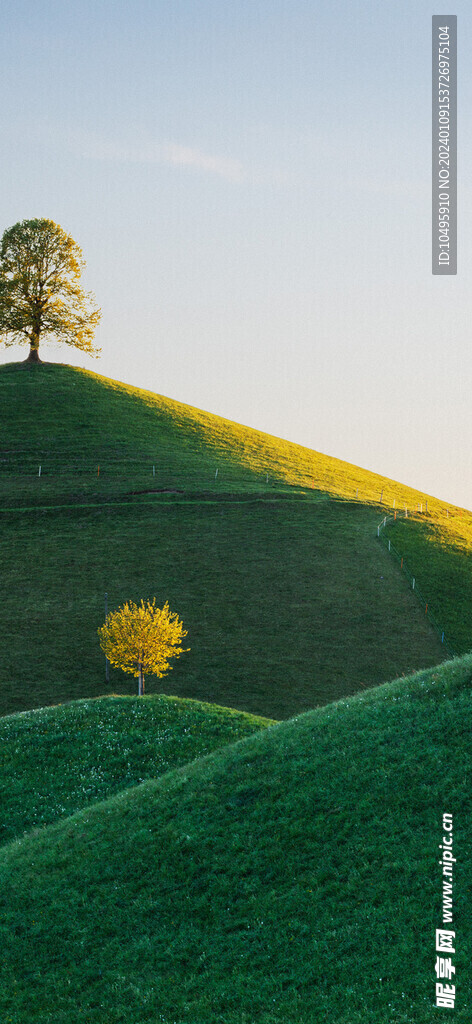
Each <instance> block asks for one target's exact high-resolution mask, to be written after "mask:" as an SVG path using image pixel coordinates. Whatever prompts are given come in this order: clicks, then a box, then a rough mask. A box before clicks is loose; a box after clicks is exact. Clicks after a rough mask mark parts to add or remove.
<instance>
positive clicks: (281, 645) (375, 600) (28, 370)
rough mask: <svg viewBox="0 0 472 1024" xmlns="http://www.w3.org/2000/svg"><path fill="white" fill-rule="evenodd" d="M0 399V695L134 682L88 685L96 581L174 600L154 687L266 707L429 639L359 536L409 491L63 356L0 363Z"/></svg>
mask: <svg viewBox="0 0 472 1024" xmlns="http://www.w3.org/2000/svg"><path fill="white" fill-rule="evenodd" d="M0 401H1V403H2V428H1V429H2V437H1V440H0V457H1V460H2V461H1V462H0V467H1V470H0V482H1V485H2V501H1V505H0V523H1V528H2V542H3V543H2V545H1V548H0V570H1V571H0V599H1V601H2V611H3V616H2V626H3V630H4V657H3V659H2V666H1V669H0V672H1V676H0V713H3V714H6V713H11V712H14V711H19V710H23V709H27V708H32V707H40V706H44V705H47V704H51V703H55V702H57V701H58V700H70V699H78V698H81V697H86V696H98V695H99V694H102V693H103V692H104V691H105V690H106V689H108V691H109V692H113V691H115V692H122V693H128V694H131V693H134V692H135V689H134V688H135V681H134V680H133V679H130V678H128V677H125V676H123V675H122V674H121V673H119V672H112V674H111V678H110V683H109V686H108V687H106V686H105V682H104V673H103V658H102V655H101V653H100V650H99V647H98V641H97V635H96V630H97V628H98V626H99V625H100V624H101V623H102V621H103V617H104V596H105V592H107V593H108V607H109V608H110V609H111V608H114V607H117V606H118V605H119V604H120V603H122V602H123V601H124V600H127V599H134V600H138V601H139V600H140V599H141V598H142V597H143V598H147V597H154V596H155V597H156V598H157V600H158V601H162V602H164V601H165V600H166V599H168V600H169V603H170V606H171V608H173V609H175V610H176V611H177V612H178V614H179V615H180V616H181V617H182V618H183V621H184V623H185V626H186V628H187V629H188V630H189V638H188V639H189V644H190V646H191V652H190V654H189V655H187V656H185V657H183V658H182V659H181V661H180V662H179V663H177V664H176V665H175V667H174V670H173V671H172V673H171V674H170V675H169V676H168V677H167V678H166V679H165V680H164V685H163V688H164V691H165V692H166V693H175V694H177V695H179V696H186V697H190V698H195V699H199V700H204V701H214V702H216V703H218V704H223V705H226V706H231V707H236V708H239V709H241V710H246V711H249V712H252V713H256V714H261V715H266V716H269V717H271V718H277V719H282V718H287V717H289V716H291V715H293V714H295V713H297V712H299V711H303V710H307V709H308V708H311V707H314V706H316V705H319V704H322V703H325V702H326V701H330V700H333V699H335V698H337V697H339V696H342V695H344V694H349V693H352V692H355V691H356V690H358V689H360V688H362V687H368V686H372V685H377V684H378V683H380V682H383V681H384V680H385V679H389V678H392V677H395V676H398V675H401V674H408V673H409V672H410V671H412V670H414V669H415V668H420V667H423V666H427V665H432V664H435V663H437V662H438V661H440V660H441V659H442V658H443V656H444V650H443V649H442V648H441V646H440V644H439V643H438V639H437V637H436V636H435V635H434V633H433V631H432V629H431V627H430V626H429V625H428V623H427V622H426V621H425V618H424V615H423V613H422V611H421V609H420V607H419V606H418V605H417V603H416V602H415V599H414V597H413V596H412V595H411V594H410V593H409V592H408V586H407V584H406V582H405V580H404V579H403V578H402V577H401V575H400V574H399V573H398V570H397V569H396V567H395V566H394V565H393V564H392V563H391V561H390V560H389V559H388V557H387V556H386V554H385V552H384V551H383V550H382V549H381V545H379V544H378V543H377V542H376V540H375V534H376V525H377V523H378V521H379V518H380V516H381V506H380V505H379V504H378V502H379V501H380V498H382V501H383V505H382V508H385V505H386V504H387V505H388V503H392V502H393V501H395V502H396V505H397V506H399V505H400V504H401V503H402V502H403V501H405V502H406V501H408V502H410V503H414V502H419V501H420V500H421V501H423V502H424V501H425V500H426V499H425V496H424V495H421V494H420V493H419V492H415V491H413V490H412V489H411V488H403V487H402V485H400V484H395V483H393V482H392V481H388V480H386V479H385V478H384V477H381V476H376V475H375V474H372V473H368V472H366V471H363V470H360V469H358V468H357V467H355V466H351V465H349V464H347V463H342V462H340V461H339V460H337V459H333V458H330V457H328V456H324V455H320V454H319V453H316V452H311V451H309V450H308V449H305V448H302V447H300V446H298V445H294V444H290V443H288V442H285V441H281V440H279V439H277V438H273V437H270V436H269V435H266V434H263V433H261V432H259V431H255V430H251V429H250V428H248V427H242V426H240V425H238V424H235V423H232V422H230V421H228V420H224V419H222V418H220V417H217V416H212V415H211V414H209V413H205V412H202V411H201V410H198V409H193V408H191V407H189V406H185V405H182V404H181V403H178V402H175V401H172V400H170V399H167V398H162V397H161V396H157V395H153V394H151V393H150V392H146V391H142V390H139V389H136V388H132V387H129V386H126V385H123V384H120V383H119V382H116V381H111V380H108V379H106V378H103V377H99V376H98V375H97V374H93V373H90V372H88V371H83V370H78V369H74V368H72V367H67V366H62V365H53V364H48V363H46V364H43V365H40V366H28V365H25V364H21V363H11V364H7V365H5V366H3V367H0ZM39 465H41V467H42V474H41V477H39V476H38V475H37V473H38V466H39ZM98 465H100V476H97V467H98ZM153 465H154V466H155V476H153V475H152V467H153ZM216 470H218V474H217V475H216ZM356 494H357V496H358V500H357V501H355V500H351V501H347V499H348V497H350V498H351V499H353V498H354V497H355V495H356ZM340 498H341V499H342V500H341V501H340V500H339V499H340ZM428 502H429V512H430V514H434V515H437V516H440V515H441V514H442V515H444V514H445V507H444V506H442V505H441V503H439V502H435V501H434V500H433V499H428ZM58 506H65V507H58ZM5 509H7V511H5ZM432 510H433V511H432ZM453 513H454V515H453ZM456 513H457V515H456ZM450 521H451V523H453V522H454V523H457V522H458V511H457V510H455V512H454V510H451V520H450ZM461 525H463V524H462V523H461ZM147 686H148V692H155V691H156V689H161V685H160V684H158V683H156V682H155V681H153V680H152V679H149V680H148V681H147Z"/></svg>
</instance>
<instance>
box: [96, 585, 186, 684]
mask: <svg viewBox="0 0 472 1024" xmlns="http://www.w3.org/2000/svg"><path fill="white" fill-rule="evenodd" d="M98 635H99V637H100V647H101V648H102V651H103V652H104V654H105V655H106V657H107V658H108V660H109V662H110V664H112V665H116V666H117V667H118V668H121V669H122V670H123V672H129V673H130V674H131V675H134V676H137V677H138V679H139V689H138V693H139V694H140V695H141V694H142V693H144V673H145V672H146V673H150V674H151V675H155V676H157V677H158V678H160V677H162V676H163V675H165V673H166V672H168V671H169V670H170V669H171V668H172V666H171V664H170V660H169V659H170V658H178V657H180V655H181V654H184V653H186V651H188V650H190V648H188V647H187V648H183V647H180V641H181V640H182V638H183V637H184V636H187V630H185V629H184V627H183V623H182V622H181V621H180V620H179V618H178V616H177V614H176V612H171V611H170V609H169V604H168V602H167V601H166V603H165V605H164V607H163V608H156V599H155V598H153V599H152V601H147V602H146V604H144V601H141V604H140V605H137V604H134V602H133V601H129V602H127V603H126V604H125V605H123V607H122V608H119V609H118V611H116V612H110V613H109V614H108V615H107V617H106V619H105V623H104V625H103V626H101V627H100V628H99V630H98Z"/></svg>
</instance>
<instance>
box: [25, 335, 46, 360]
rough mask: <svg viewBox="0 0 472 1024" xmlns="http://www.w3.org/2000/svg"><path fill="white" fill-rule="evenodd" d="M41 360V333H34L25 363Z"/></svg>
mask: <svg viewBox="0 0 472 1024" xmlns="http://www.w3.org/2000/svg"><path fill="white" fill-rule="evenodd" d="M41 361H42V360H41V359H40V358H39V334H33V335H32V336H31V338H30V350H29V356H28V358H27V359H25V363H40V362H41Z"/></svg>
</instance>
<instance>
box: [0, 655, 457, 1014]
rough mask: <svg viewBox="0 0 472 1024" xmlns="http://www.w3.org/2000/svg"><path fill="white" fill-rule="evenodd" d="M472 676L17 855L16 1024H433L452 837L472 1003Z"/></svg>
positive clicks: (5, 864)
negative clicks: (444, 861)
mask: <svg viewBox="0 0 472 1024" xmlns="http://www.w3.org/2000/svg"><path fill="white" fill-rule="evenodd" d="M471 686H472V657H470V656H468V657H466V658H464V659H462V660H456V661H453V662H449V663H446V664H444V665H442V666H440V667H439V668H436V669H433V670H429V671H424V672H421V673H419V674H418V675H416V676H413V677H411V678H405V679H402V680H399V681H396V682H394V683H390V684H386V685H384V686H381V687H379V688H377V689H375V690H370V691H368V692H366V693H364V694H361V695H358V696H355V697H353V698H349V699H346V700H342V701H340V702H337V703H334V704H331V705H329V706H327V707H324V708H320V709H317V710H315V711H312V712H309V713H307V714H304V715H302V716H300V717H299V718H296V719H293V720H291V721H288V722H283V723H280V724H278V725H275V726H273V727H272V728H269V729H266V730H264V731H262V732H259V733H257V734H255V735H253V736H250V737H248V738H246V739H244V740H242V741H240V742H238V743H236V744H234V745H230V746H227V747H225V748H223V749H219V750H216V751H214V752H213V753H211V754H209V756H207V757H205V758H204V759H202V760H196V761H194V762H193V763H191V764H188V765H186V766H185V767H182V768H180V769H177V770H175V771H169V772H167V773H165V774H164V775H162V776H161V777H160V778H159V779H157V780H150V781H147V782H144V783H143V784H142V785H140V786H137V787H135V788H133V789H128V790H126V791H125V792H122V793H120V794H119V795H117V796H115V797H113V798H111V799H109V800H107V801H105V802H103V803H98V804H95V805H94V806H93V807H91V808H86V809H85V810H82V811H79V812H78V813H77V814H75V815H73V816H72V817H70V818H68V819H67V820H65V821H61V822H59V823H58V824H56V825H51V826H49V827H47V828H44V829H41V830H40V831H39V832H37V833H36V834H35V835H32V836H25V837H23V838H21V839H19V840H16V841H14V842H12V843H10V844H8V845H7V846H4V847H3V849H2V850H1V851H0V892H1V894H2V895H1V903H2V908H1V921H2V926H1V927H2V937H1V949H2V958H1V978H2V983H1V985H0V993H1V994H0V1010H1V1019H2V1022H4V1024H9V1022H11V1024H50V1022H52V1021H54V1024H78V1022H79V1021H83V1022H85V1024H122V1022H123V1024H124V1022H126V1024H145V1022H152V1024H156V1022H160V1024H222V1022H223V1021H224V1024H255V1022H256V1021H257V1022H258V1024H315V1022H318V1021H320V1022H322V1021H323V1022H326V1024H361V1022H362V1024H434V1022H435V1021H437V1020H439V1019H440V1018H441V1014H442V1013H444V1011H441V1010H438V1009H436V1008H435V1006H434V993H435V982H436V976H435V973H434V963H435V958H436V953H435V929H436V928H438V927H441V924H442V917H441V891H442V890H441V884H442V883H441V870H440V867H439V865H438V846H439V844H440V843H441V841H442V827H441V822H442V815H443V813H445V812H446V813H449V814H452V815H453V820H454V833H453V835H454V856H455V857H456V858H457V860H456V864H455V871H454V890H453V898H454V904H453V906H454V911H453V913H454V919H453V928H454V929H455V931H456V942H455V947H456V953H455V954H454V956H453V963H454V965H455V967H456V975H455V979H454V980H455V983H456V986H457V1001H456V1008H455V1010H454V1013H453V1016H454V1020H457V1021H458V1022H461V1024H462V1022H464V1024H466V1022H468V1021H470V1017H471V1011H472V992H471V975H470V969H469V967H470V964H469V960H470V956H469V950H470V945H471V941H472V913H471V888H472V861H471V858H470V855H469V853H470V845H471V842H472V796H471V794H472V786H471V782H472V779H471V763H472V761H471V753H472V739H471V737H472V701H471Z"/></svg>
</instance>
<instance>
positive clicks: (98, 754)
mask: <svg viewBox="0 0 472 1024" xmlns="http://www.w3.org/2000/svg"><path fill="white" fill-rule="evenodd" d="M272 724H274V723H273V722H272V721H271V720H270V719H267V718H258V717H256V716H255V715H247V714H244V713H243V712H239V711H233V710H232V709H231V708H222V707H218V705H216V704H202V703H201V702H200V701H192V700H181V699H179V698H177V697H164V696H163V695H160V696H154V697H141V698H138V697H101V698H98V699H97V700H79V701H72V703H70V704H65V705H59V706H57V707H48V708H40V710H39V711H30V712H26V713H23V714H17V715H9V716H7V717H6V718H2V719H0V749H1V761H0V806H1V808H2V816H1V820H0V843H4V842H8V841H10V840H11V839H14V838H17V837H18V836H21V835H23V833H25V832H29V831H31V830H32V829H34V828H43V827H44V826H45V825H50V824H51V823H53V822H55V821H57V820H59V819H60V818H64V817H68V816H70V815H71V814H73V813H74V812H75V811H78V810H80V809H81V808H82V807H86V806H88V805H90V804H92V803H96V802H97V801H98V800H104V799H106V798H107V797H109V796H112V795H113V794H115V793H118V792H121V791H122V790H124V789H129V788H130V787H131V786H136V785H137V784H138V783H140V782H143V781H144V780H145V779H149V778H157V777H158V776H160V775H163V774H164V772H168V771H170V770H171V769H173V768H178V767H180V766H181V765H184V764H186V763H187V762H188V761H193V760H195V758H197V757H202V756H203V755H205V754H208V753H210V752H211V751H212V750H216V749H217V748H218V747H222V746H225V745H227V744H228V743H234V742H235V741H236V740H238V739H242V738H243V737H244V736H249V735H251V734H252V733H254V732H258V731H260V730H261V729H265V728H267V726H269V725H272Z"/></svg>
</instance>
